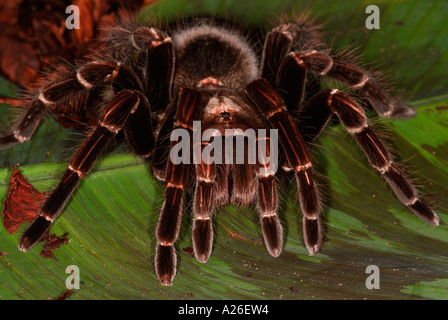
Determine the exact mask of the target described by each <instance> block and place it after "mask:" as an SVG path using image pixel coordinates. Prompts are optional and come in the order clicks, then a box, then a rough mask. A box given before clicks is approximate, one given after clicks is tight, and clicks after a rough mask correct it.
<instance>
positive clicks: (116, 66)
mask: <svg viewBox="0 0 448 320" xmlns="http://www.w3.org/2000/svg"><path fill="white" fill-rule="evenodd" d="M107 82H111V83H112V84H113V86H114V89H115V90H116V92H118V91H121V90H124V89H137V90H140V91H143V86H142V84H141V82H140V80H139V79H138V77H137V76H136V74H135V73H134V72H133V71H132V69H130V68H129V67H127V66H125V65H122V64H121V63H120V62H118V61H92V62H88V63H86V64H85V65H83V66H81V67H80V68H79V69H78V70H76V71H75V72H72V71H68V70H64V71H63V72H62V74H61V75H60V76H59V77H58V79H56V80H55V81H52V82H51V83H49V84H47V85H45V86H44V87H43V88H42V89H41V90H40V91H38V93H37V94H36V95H34V96H32V97H31V99H30V100H31V101H30V102H29V103H28V105H27V109H26V111H25V113H24V114H23V116H22V118H21V120H20V121H19V122H18V124H17V126H16V128H15V129H14V130H13V132H12V133H10V134H7V135H5V136H2V137H0V149H6V148H9V147H12V146H14V145H16V144H18V143H23V142H25V141H27V140H29V139H30V138H31V136H32V135H33V134H34V132H35V130H36V128H37V126H38V125H39V123H40V121H41V120H42V119H43V116H44V114H45V111H46V110H51V109H52V108H53V107H54V106H55V105H57V104H60V103H64V101H65V100H67V99H68V97H69V96H73V95H76V94H82V93H84V94H85V93H86V92H88V91H89V90H91V89H93V88H98V86H101V85H103V84H105V83H107Z"/></svg>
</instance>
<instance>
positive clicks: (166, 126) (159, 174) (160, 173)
mask: <svg viewBox="0 0 448 320" xmlns="http://www.w3.org/2000/svg"><path fill="white" fill-rule="evenodd" d="M174 106H175V104H173V105H171V107H170V108H168V110H167V111H166V112H165V116H166V118H165V120H164V121H163V123H162V126H161V127H160V130H159V133H158V135H157V138H156V142H155V146H154V151H153V155H152V163H151V169H152V172H153V174H154V176H155V177H156V178H157V179H159V180H160V181H165V176H166V158H167V157H168V156H169V151H170V134H171V131H172V130H173V123H174V116H175V113H176V108H174Z"/></svg>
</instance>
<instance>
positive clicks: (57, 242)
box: [40, 232, 68, 261]
mask: <svg viewBox="0 0 448 320" xmlns="http://www.w3.org/2000/svg"><path fill="white" fill-rule="evenodd" d="M67 234H68V233H67V232H66V233H64V234H63V235H62V236H60V237H58V236H57V235H55V234H50V235H47V236H44V238H43V239H42V240H41V241H46V242H45V244H44V248H43V249H42V251H41V252H40V255H41V257H44V258H52V259H55V260H56V261H58V259H56V257H55V256H54V255H53V250H58V249H59V247H60V246H61V245H63V244H66V243H67V241H68V239H67Z"/></svg>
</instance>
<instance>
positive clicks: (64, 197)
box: [19, 90, 144, 251]
mask: <svg viewBox="0 0 448 320" xmlns="http://www.w3.org/2000/svg"><path fill="white" fill-rule="evenodd" d="M142 98H144V96H143V95H142V94H141V93H140V92H138V91H134V90H123V91H121V92H120V93H118V94H117V95H116V96H115V97H114V98H112V100H111V101H109V102H108V103H107V105H106V107H105V108H104V111H103V112H102V113H101V116H100V119H99V121H98V125H97V126H96V127H95V129H94V130H93V131H92V132H91V133H90V134H89V135H88V137H87V138H86V140H85V141H84V143H83V144H82V145H81V147H80V148H79V149H78V151H77V152H76V153H75V155H74V157H73V158H72V160H71V161H70V164H69V165H68V168H67V169H66V171H65V173H64V175H63V177H62V179H61V181H60V182H59V184H58V185H57V186H56V188H55V189H53V191H52V192H51V193H50V194H49V195H48V196H47V197H46V198H45V200H44V201H43V203H42V205H41V207H40V209H39V212H38V214H39V217H37V218H36V219H35V220H34V221H33V222H32V223H31V224H30V225H29V226H28V227H27V229H25V231H24V232H23V234H22V236H21V238H20V241H19V249H20V250H22V251H28V250H29V249H30V248H31V247H33V246H34V245H35V244H36V243H37V242H38V241H39V240H40V239H41V238H42V237H43V236H44V235H45V233H46V232H47V231H48V229H49V228H50V226H51V225H52V224H53V222H54V220H55V219H56V218H57V217H58V216H59V215H60V213H61V212H62V210H63V209H64V207H65V205H66V204H67V201H68V199H69V198H70V196H71V194H72V193H73V191H74V190H75V188H76V187H77V186H78V183H79V181H80V179H81V178H83V177H84V176H85V175H87V174H88V173H89V172H90V170H91V169H92V166H93V164H94V162H95V160H96V159H97V158H98V156H99V155H100V154H101V152H102V151H103V150H104V149H105V148H106V146H107V144H108V143H109V142H110V140H111V139H112V138H113V137H114V136H115V135H116V134H117V133H118V132H119V131H120V130H121V129H122V128H123V126H124V125H125V123H126V120H127V119H128V116H129V115H130V114H132V113H133V112H135V111H136V110H137V108H138V106H139V104H140V101H141V100H142Z"/></svg>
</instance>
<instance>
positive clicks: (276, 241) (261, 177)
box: [256, 137, 283, 257]
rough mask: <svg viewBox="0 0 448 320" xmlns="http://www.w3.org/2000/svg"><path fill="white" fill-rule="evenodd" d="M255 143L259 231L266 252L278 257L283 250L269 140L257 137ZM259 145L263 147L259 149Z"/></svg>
mask: <svg viewBox="0 0 448 320" xmlns="http://www.w3.org/2000/svg"><path fill="white" fill-rule="evenodd" d="M261 140H264V141H265V142H264V145H263V144H260V141H261ZM257 141H258V145H259V149H258V150H259V161H257V168H256V170H257V172H256V173H257V181H258V212H259V214H260V222H261V229H262V231H263V239H264V243H265V244H266V248H267V249H268V252H269V253H270V254H271V255H272V256H274V257H278V256H279V255H280V253H281V252H282V249H283V228H282V226H281V223H280V219H279V217H278V215H277V203H278V200H277V183H276V181H275V170H274V167H273V163H272V162H271V161H270V156H271V154H270V150H271V148H270V138H269V137H258V138H257ZM261 145H263V146H264V147H263V148H262V147H260V146H261ZM263 149H264V150H263ZM260 160H261V161H260Z"/></svg>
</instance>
